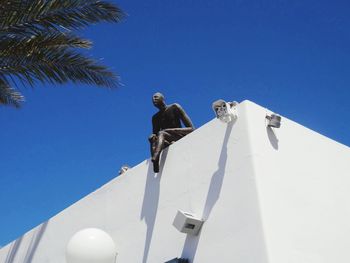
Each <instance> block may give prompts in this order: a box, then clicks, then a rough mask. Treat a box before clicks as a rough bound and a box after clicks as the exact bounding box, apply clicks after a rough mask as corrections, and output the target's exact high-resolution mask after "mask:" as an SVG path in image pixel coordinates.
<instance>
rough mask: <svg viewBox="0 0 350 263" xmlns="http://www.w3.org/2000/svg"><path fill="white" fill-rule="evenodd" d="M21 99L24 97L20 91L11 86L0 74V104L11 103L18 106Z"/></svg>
mask: <svg viewBox="0 0 350 263" xmlns="http://www.w3.org/2000/svg"><path fill="white" fill-rule="evenodd" d="M23 101H24V97H23V96H22V95H21V93H19V92H18V91H16V90H15V89H13V88H11V86H10V85H9V83H8V81H7V80H6V79H5V78H3V77H1V76H0V104H5V105H12V106H15V107H16V108H19V107H20V105H21V102H23Z"/></svg>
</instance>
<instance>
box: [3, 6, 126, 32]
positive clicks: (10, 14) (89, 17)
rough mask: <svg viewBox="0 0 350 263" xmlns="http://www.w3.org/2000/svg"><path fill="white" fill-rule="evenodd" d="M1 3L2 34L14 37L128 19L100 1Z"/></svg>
mask: <svg viewBox="0 0 350 263" xmlns="http://www.w3.org/2000/svg"><path fill="white" fill-rule="evenodd" d="M1 2H2V3H1V4H0V31H7V32H9V31H11V32H13V33H14V34H17V33H20V34H23V33H33V32H38V31H40V30H42V29H47V28H51V29H58V28H60V27H63V28H66V29H79V28H82V27H85V26H87V25H89V24H92V23H97V22H101V21H107V22H119V21H120V20H121V19H122V18H123V17H124V13H123V11H122V10H121V9H120V8H119V7H117V6H116V5H114V4H111V3H108V2H105V1H99V0H71V1H67V0H35V1H32V0H23V1H21V0H11V1H1ZM2 10H4V11H6V12H2Z"/></svg>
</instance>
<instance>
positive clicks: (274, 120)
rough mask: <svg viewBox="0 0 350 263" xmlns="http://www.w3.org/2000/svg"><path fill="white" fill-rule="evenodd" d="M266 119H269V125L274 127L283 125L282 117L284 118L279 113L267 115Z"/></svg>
mask: <svg viewBox="0 0 350 263" xmlns="http://www.w3.org/2000/svg"><path fill="white" fill-rule="evenodd" d="M266 119H267V120H268V123H267V126H269V127H273V128H279V127H281V119H282V117H281V116H279V115H277V114H271V115H270V116H269V115H267V116H266Z"/></svg>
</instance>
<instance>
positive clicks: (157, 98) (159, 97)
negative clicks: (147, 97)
mask: <svg viewBox="0 0 350 263" xmlns="http://www.w3.org/2000/svg"><path fill="white" fill-rule="evenodd" d="M152 102H153V105H154V106H155V107H157V108H162V107H164V106H165V101H164V95H163V94H162V93H160V92H156V93H154V94H153V96H152Z"/></svg>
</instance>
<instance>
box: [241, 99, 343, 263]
mask: <svg viewBox="0 0 350 263" xmlns="http://www.w3.org/2000/svg"><path fill="white" fill-rule="evenodd" d="M248 107H249V109H250V110H249V111H248V116H247V119H248V122H249V124H248V127H250V129H249V134H250V144H251V146H252V150H253V156H254V158H253V160H254V167H255V168H254V169H255V174H256V179H257V182H258V183H257V185H258V195H259V202H260V204H261V212H262V213H261V214H262V220H263V225H264V232H265V233H266V244H267V247H268V256H269V262H270V263H280V262H285V263H334V262H336V263H349V262H350V250H349V246H350V205H349V201H350V191H349V189H350V148H349V147H347V146H344V145H342V144H339V143H337V142H335V141H333V140H330V139H328V138H326V137H324V136H322V135H320V134H318V133H316V132H314V131H312V130H309V129H307V128H305V127H303V126H301V125H299V124H297V123H295V122H293V121H290V120H288V119H286V118H283V122H282V125H281V128H280V129H274V130H272V129H266V127H265V123H263V121H262V119H263V117H264V115H265V114H266V112H267V111H266V110H264V109H263V108H261V107H259V106H257V105H255V104H253V103H251V105H250V106H248ZM325 121H326V120H325Z"/></svg>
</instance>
